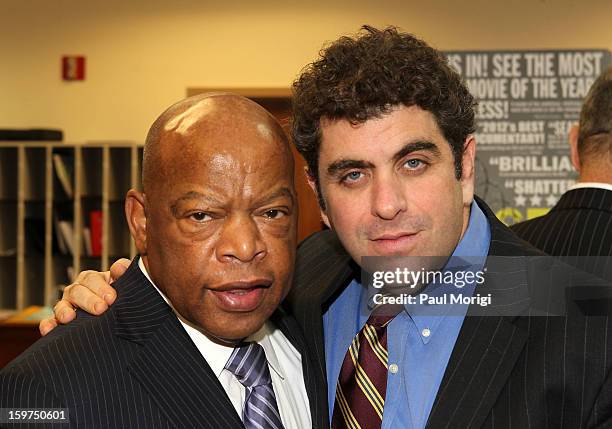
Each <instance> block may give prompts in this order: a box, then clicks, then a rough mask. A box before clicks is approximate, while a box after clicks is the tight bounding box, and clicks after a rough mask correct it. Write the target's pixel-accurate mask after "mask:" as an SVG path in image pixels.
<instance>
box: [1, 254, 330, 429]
mask: <svg viewBox="0 0 612 429" xmlns="http://www.w3.org/2000/svg"><path fill="white" fill-rule="evenodd" d="M114 286H115V287H116V288H117V291H118V298H117V301H116V302H115V304H114V305H113V306H112V307H111V308H110V310H109V311H107V312H106V313H104V314H103V315H102V316H100V317H92V316H89V315H87V314H85V313H80V314H79V317H78V318H77V319H76V320H75V321H74V322H73V323H70V324H69V325H66V326H60V327H58V328H56V329H55V330H54V331H53V332H52V333H50V334H49V335H48V336H47V337H44V338H42V339H41V340H40V341H38V342H37V343H35V344H34V345H33V346H32V347H31V348H29V349H28V350H27V351H26V352H24V353H23V354H22V355H21V356H19V357H18V358H17V359H15V360H14V361H13V362H11V363H10V364H9V365H8V366H7V367H5V369H4V370H3V371H2V372H0V407H4V408H7V407H22V408H24V407H38V408H40V407H47V408H68V409H69V415H70V427H75V428H77V427H78V428H87V429H89V428H166V427H168V428H169V427H175V428H214V429H218V428H242V427H243V424H242V422H241V419H240V417H239V416H238V415H237V414H236V411H235V409H234V407H233V405H232V404H231V402H230V400H229V398H228V396H227V394H226V393H225V391H224V390H223V387H222V386H221V384H220V383H219V381H218V379H217V377H216V375H215V374H214V373H213V371H212V370H211V369H210V367H209V366H208V364H207V363H206V361H205V359H204V358H203V357H202V355H201V354H200V352H199V351H198V350H197V348H196V347H195V345H194V344H193V342H192V341H191V339H190V338H189V336H188V335H187V333H186V332H185V330H184V328H183V327H182V326H181V325H180V322H179V321H178V319H177V318H176V316H175V315H174V313H173V311H172V309H171V308H170V307H169V306H168V305H167V304H166V303H165V302H164V300H163V299H162V297H161V296H160V295H159V293H158V292H157V291H155V290H154V288H153V287H152V286H151V285H150V283H148V281H147V279H146V278H145V276H144V275H143V274H142V272H141V271H140V269H139V268H138V265H137V258H136V260H135V261H134V262H133V263H132V265H131V267H130V268H129V270H128V271H127V272H126V274H125V275H123V276H122V277H121V278H120V279H119V280H118V281H117V282H116V283H115V284H114ZM272 321H273V322H274V324H275V325H276V326H277V327H278V328H279V329H281V330H282V331H283V333H284V334H285V335H286V336H287V338H288V339H289V340H290V341H291V342H292V343H293V344H294V345H295V347H296V349H297V350H298V351H299V352H300V353H301V354H302V361H303V368H304V377H305V382H306V390H307V392H308V395H309V398H310V401H311V411H312V419H313V422H314V426H315V427H319V424H320V421H323V422H325V423H324V424H327V422H326V421H325V420H321V417H320V416H319V411H318V410H319V408H318V407H317V396H318V395H317V394H318V393H319V392H321V390H322V389H323V388H322V387H320V386H317V384H316V380H317V379H316V377H315V375H316V374H315V372H314V371H313V367H312V364H311V363H310V362H311V361H310V359H309V358H308V355H307V354H306V352H305V351H306V346H305V343H304V340H303V336H302V334H301V331H300V329H299V327H298V325H297V324H296V322H295V320H294V319H293V318H291V317H289V316H287V314H286V313H285V312H284V311H283V310H282V309H279V310H278V311H277V312H276V313H275V314H274V316H273V318H272ZM298 406H299V404H298ZM56 426H57V427H63V428H65V427H67V426H66V425H56ZM10 427H17V426H16V425H11V426H10ZM37 427H39V426H37ZM47 427H55V426H53V425H50V424H49V425H47Z"/></svg>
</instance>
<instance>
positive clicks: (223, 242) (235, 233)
mask: <svg viewBox="0 0 612 429" xmlns="http://www.w3.org/2000/svg"><path fill="white" fill-rule="evenodd" d="M216 253H217V259H218V260H219V261H221V262H233V261H240V262H251V261H254V260H258V259H263V258H264V257H265V256H266V253H267V249H266V245H265V243H264V241H263V240H262V237H261V234H260V232H259V228H258V227H257V223H256V222H255V221H254V220H253V219H252V218H251V217H250V216H249V215H246V214H245V215H236V216H230V217H228V218H227V220H226V221H225V223H224V225H223V229H222V230H221V236H220V237H219V241H218V242H217V248H216Z"/></svg>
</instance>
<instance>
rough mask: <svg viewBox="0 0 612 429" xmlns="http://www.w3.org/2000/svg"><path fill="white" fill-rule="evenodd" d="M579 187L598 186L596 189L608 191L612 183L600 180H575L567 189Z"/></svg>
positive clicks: (611, 187) (611, 189)
mask: <svg viewBox="0 0 612 429" xmlns="http://www.w3.org/2000/svg"><path fill="white" fill-rule="evenodd" d="M580 188H598V189H607V190H608V191H612V184H610V183H602V182H576V183H574V184H573V185H572V186H570V187H569V188H567V190H568V191H571V190H572V189H580Z"/></svg>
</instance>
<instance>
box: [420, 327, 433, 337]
mask: <svg viewBox="0 0 612 429" xmlns="http://www.w3.org/2000/svg"><path fill="white" fill-rule="evenodd" d="M421 334H423V336H424V337H425V338H427V337H429V336H430V335H431V331H430V330H429V328H425V329H423V331H421Z"/></svg>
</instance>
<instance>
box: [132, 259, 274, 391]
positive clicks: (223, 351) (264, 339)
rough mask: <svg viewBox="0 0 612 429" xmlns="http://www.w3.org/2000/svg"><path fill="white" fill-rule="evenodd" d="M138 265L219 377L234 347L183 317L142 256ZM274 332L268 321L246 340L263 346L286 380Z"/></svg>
mask: <svg viewBox="0 0 612 429" xmlns="http://www.w3.org/2000/svg"><path fill="white" fill-rule="evenodd" d="M138 267H139V268H140V271H142V273H143V274H144V275H145V277H146V278H147V280H149V282H150V283H151V284H152V285H153V287H154V288H155V290H156V291H157V292H158V293H159V294H160V295H161V297H162V298H163V299H164V301H166V303H167V304H168V305H169V306H170V307H172V310H173V311H174V314H176V316H177V317H178V319H179V322H181V325H183V327H184V328H185V330H186V331H187V334H188V335H189V337H190V338H191V339H192V341H193V342H194V344H195V346H196V347H197V348H198V350H199V351H200V353H201V354H202V356H203V357H204V359H206V362H207V363H208V365H209V366H210V368H211V369H212V371H213V372H214V373H215V375H216V376H217V378H219V377H220V376H221V373H222V372H223V370H224V369H225V365H226V363H227V361H228V360H229V358H230V356H231V355H232V352H233V351H234V347H229V346H224V345H222V344H218V343H216V342H214V341H212V340H211V339H210V338H208V336H206V334H204V333H203V332H202V331H201V330H200V329H199V328H198V327H197V326H195V325H194V324H192V323H191V322H189V321H188V320H186V319H185V318H183V317H182V316H181V315H180V314H179V313H178V312H177V311H176V309H175V308H174V307H173V306H172V303H171V302H170V301H169V300H168V298H167V297H166V295H165V294H164V293H163V292H162V291H161V290H159V288H158V287H157V286H156V285H155V283H153V280H151V277H150V276H149V273H148V272H147V269H146V267H145V266H144V262H142V258H139V259H138ZM272 333H273V325H272V324H271V322H269V321H267V322H266V323H264V325H263V326H262V327H261V328H260V329H259V330H258V331H257V332H255V333H254V334H253V335H250V336H249V337H248V338H247V339H246V341H247V342H249V341H254V342H256V343H258V344H259V345H260V346H262V347H263V349H264V351H265V353H266V359H267V361H268V365H269V366H270V367H271V368H272V370H273V371H274V372H276V373H277V374H278V376H279V377H280V378H281V379H283V380H284V379H285V374H284V373H283V371H282V367H281V365H280V364H279V361H278V357H277V356H276V353H275V352H274V347H273V346H272V342H271V341H270V338H269V336H270V335H272Z"/></svg>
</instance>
